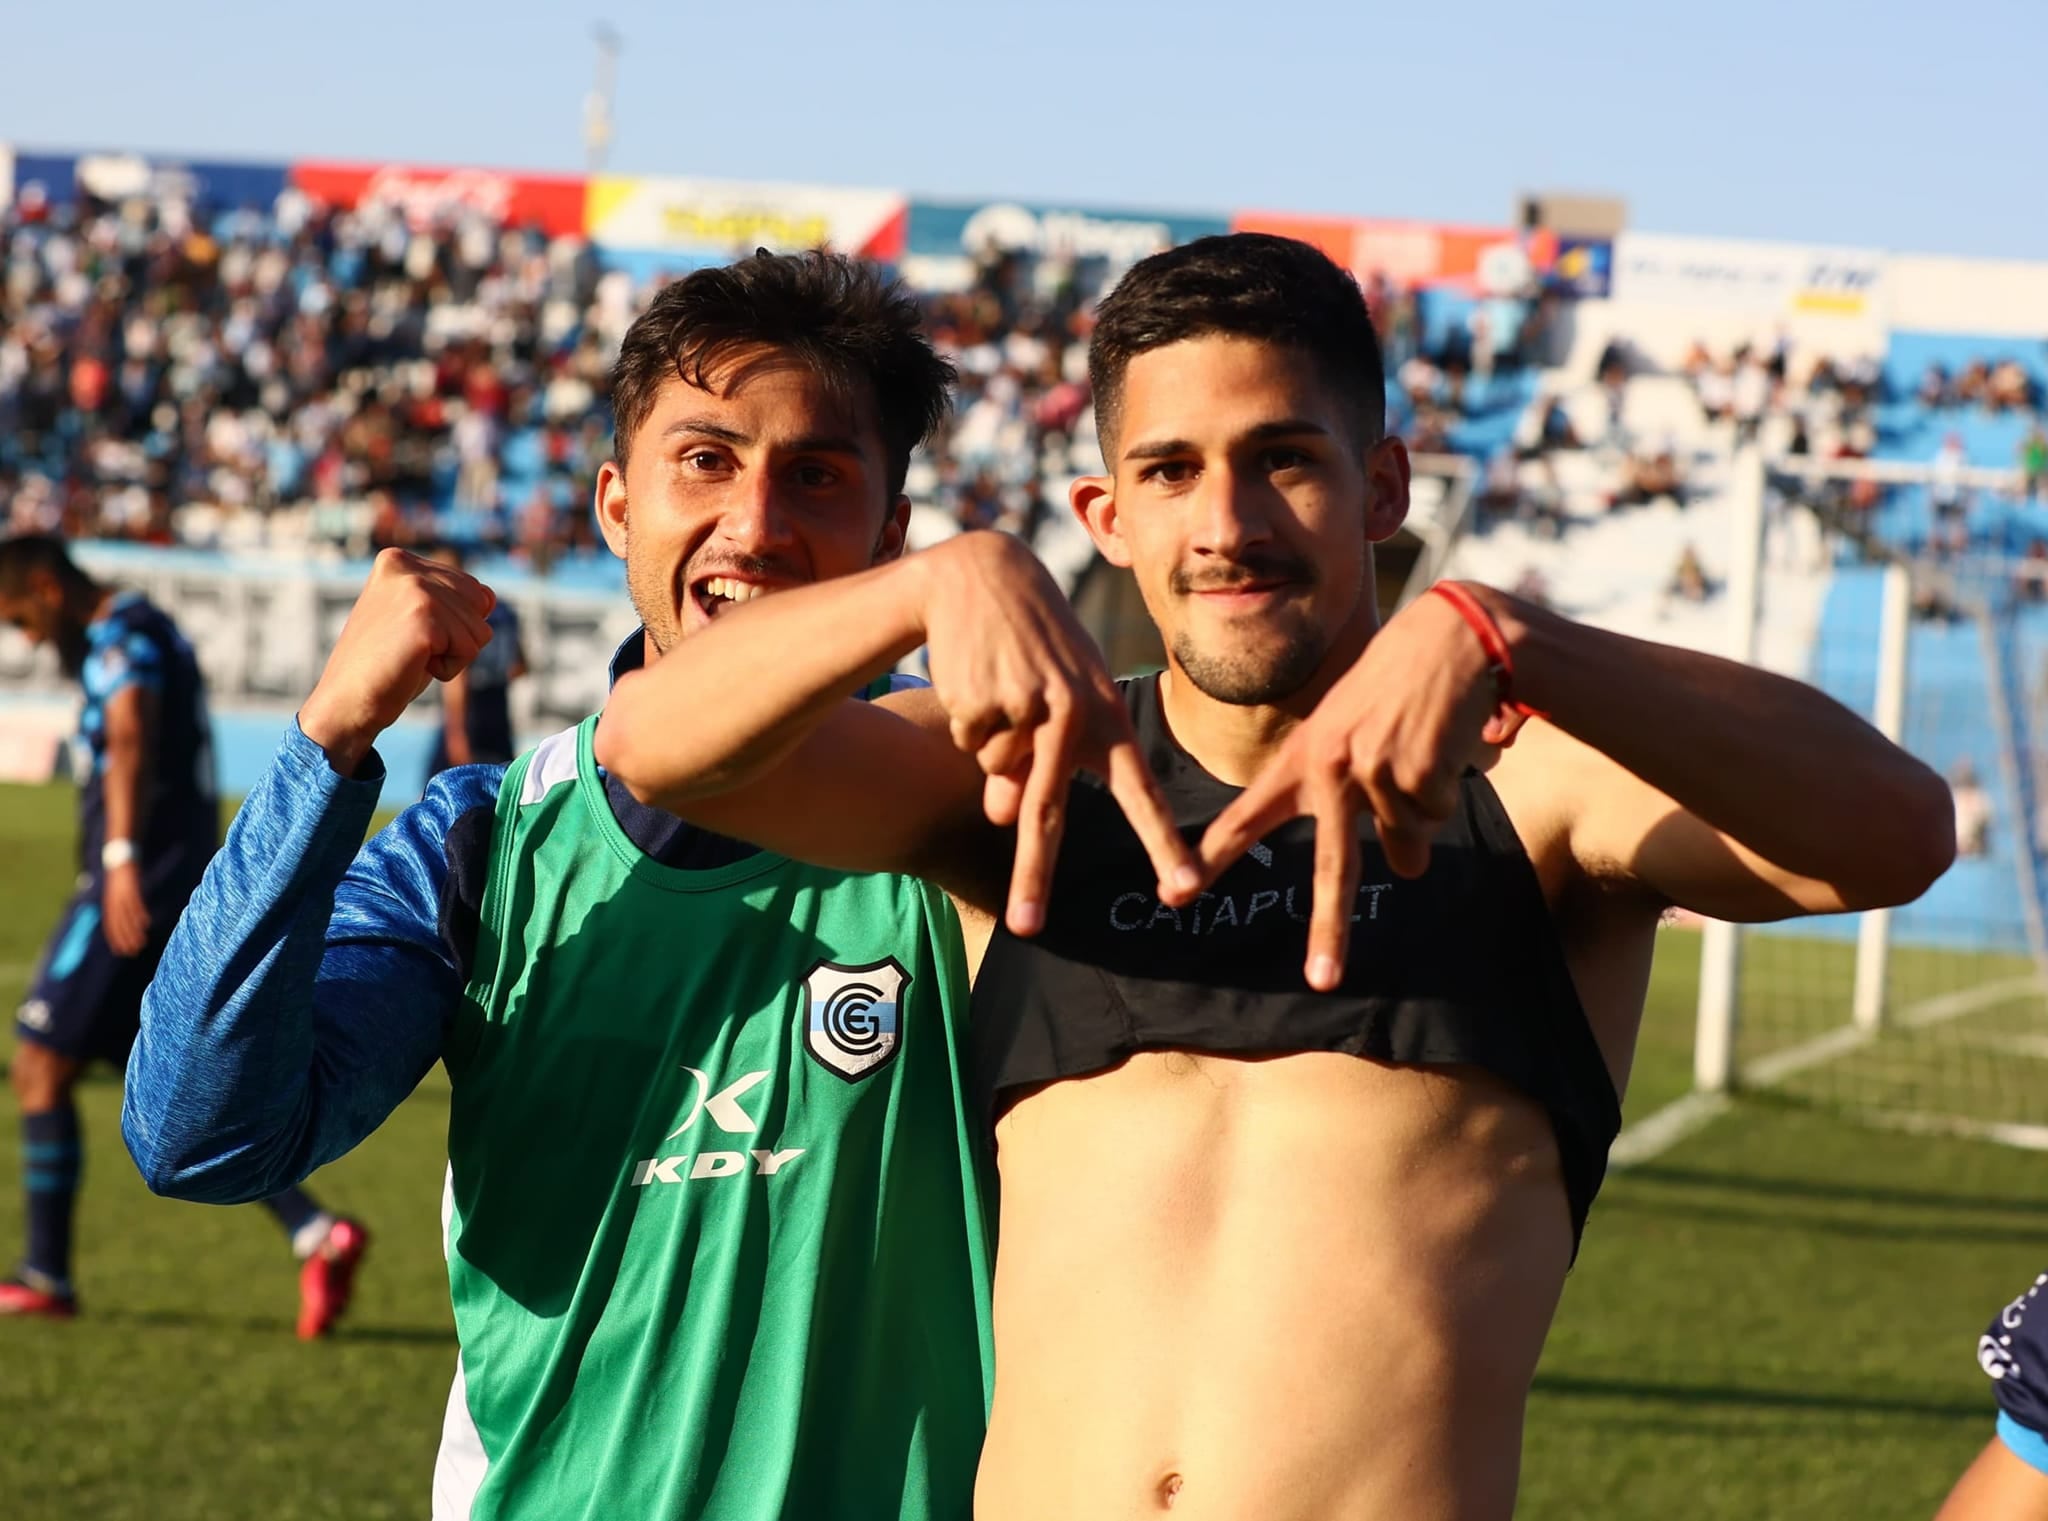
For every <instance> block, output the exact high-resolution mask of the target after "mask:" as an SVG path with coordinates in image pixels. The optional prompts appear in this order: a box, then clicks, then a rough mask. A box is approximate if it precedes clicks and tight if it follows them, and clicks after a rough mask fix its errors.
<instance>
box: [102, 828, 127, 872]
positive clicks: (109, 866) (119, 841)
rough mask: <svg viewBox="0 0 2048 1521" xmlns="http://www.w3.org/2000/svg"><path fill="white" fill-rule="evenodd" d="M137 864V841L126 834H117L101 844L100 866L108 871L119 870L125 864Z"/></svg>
mask: <svg viewBox="0 0 2048 1521" xmlns="http://www.w3.org/2000/svg"><path fill="white" fill-rule="evenodd" d="M134 864H135V842H134V841H133V840H131V839H129V838H127V837H126V836H125V835H124V836H117V837H116V838H114V839H111V840H108V841H107V842H106V843H105V844H103V845H102V846H100V866H101V868H102V869H103V870H106V871H119V870H120V869H121V868H122V867H124V866H133V865H134Z"/></svg>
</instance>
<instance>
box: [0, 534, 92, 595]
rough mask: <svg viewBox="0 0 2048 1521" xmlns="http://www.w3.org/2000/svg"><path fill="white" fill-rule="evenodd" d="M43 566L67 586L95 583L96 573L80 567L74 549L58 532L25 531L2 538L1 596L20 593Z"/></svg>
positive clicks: (58, 581)
mask: <svg viewBox="0 0 2048 1521" xmlns="http://www.w3.org/2000/svg"><path fill="white" fill-rule="evenodd" d="M39 570H40V571H46V572H48V573H49V574H50V575H52V576H54V577H55V578H56V580H57V584H58V585H59V586H62V587H64V588H65V589H66V590H69V589H70V588H72V587H77V586H90V585H92V577H91V576H88V575H87V574H86V573H85V572H84V571H82V570H80V569H79V568H78V562H77V561H76V560H73V559H72V558H71V551H70V550H69V549H67V548H66V547H65V545H64V541H63V540H62V539H60V538H57V537H56V536H55V535H53V534H47V533H23V534H17V535H15V536H14V537H13V538H11V539H0V597H18V596H20V595H21V594H22V593H23V592H25V591H27V590H28V583H29V578H30V577H32V576H33V575H34V574H35V573H36V572H37V571H39Z"/></svg>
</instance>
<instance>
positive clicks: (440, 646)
mask: <svg viewBox="0 0 2048 1521" xmlns="http://www.w3.org/2000/svg"><path fill="white" fill-rule="evenodd" d="M496 601H497V598H496V597H494V596H493V595H492V594H491V589H490V588H489V587H487V586H485V585H484V584H483V583H482V582H481V581H478V580H476V579H475V578H473V577H471V576H468V575H465V574H464V573H463V572H461V571H459V570H457V569H455V568H454V567H453V566H451V565H442V564H438V563H437V562H435V561H433V560H426V559H422V558H420V556H418V555H414V554H408V553H407V552H406V551H405V550H402V549H387V550H385V551H383V553H381V554H379V555H378V556H377V563H376V565H375V566H374V567H373V568H372V570H371V571H370V580H369V584H368V585H366V586H365V587H364V588H363V594H362V595H361V596H360V597H358V598H356V605H355V606H354V608H352V609H351V610H350V611H349V615H348V623H347V624H346V625H345V626H344V627H343V628H342V631H341V638H340V639H339V640H337V641H336V642H335V646H334V653H333V654H331V655H329V656H328V657H327V667H326V669H325V670H323V671H322V672H321V673H320V681H319V684H318V685H317V686H315V687H314V688H313V695H312V696H311V697H308V698H307V699H306V703H305V706H304V707H302V708H300V709H299V727H300V728H301V729H302V730H304V731H305V735H306V738H308V739H310V740H312V741H313V743H314V744H316V745H318V746H320V748H321V749H322V750H325V751H326V752H327V759H328V762H329V764H331V765H332V766H333V767H334V769H335V770H336V771H338V772H340V773H341V774H342V775H343V776H351V775H353V774H354V773H355V770H356V768H357V767H358V766H360V765H361V764H362V762H363V757H364V756H365V755H367V754H369V751H370V746H371V745H373V744H375V743H376V742H377V736H378V735H379V734H382V733H383V732H384V731H385V730H386V729H388V728H390V727H391V725H392V724H394V723H396V722H397V721H398V719H399V716H400V715H401V714H403V713H404V712H405V710H406V708H407V707H408V706H410V704H411V703H412V700H413V699H414V698H416V697H418V696H419V695H420V693H422V692H424V691H425V690H426V689H427V683H428V682H429V681H447V680H448V679H449V678H451V677H453V676H454V675H455V674H456V673H457V672H459V671H463V670H466V669H467V668H468V666H469V663H470V662H471V661H472V660H474V659H476V657H477V652H478V651H479V650H481V649H482V648H483V647H484V646H485V645H486V644H489V643H490V642H491V628H490V625H489V623H487V622H486V621H485V620H486V619H487V618H488V617H489V616H490V612H491V608H492V606H493V605H494V604H495V603H496Z"/></svg>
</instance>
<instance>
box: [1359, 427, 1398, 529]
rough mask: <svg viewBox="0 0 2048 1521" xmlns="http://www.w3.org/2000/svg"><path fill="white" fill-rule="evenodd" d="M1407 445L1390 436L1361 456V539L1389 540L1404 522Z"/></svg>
mask: <svg viewBox="0 0 2048 1521" xmlns="http://www.w3.org/2000/svg"><path fill="white" fill-rule="evenodd" d="M1408 478H1409V467H1408V446H1407V445H1406V444H1404V443H1402V442H1401V440H1400V439H1398V438H1395V437H1394V436H1393V435H1392V434H1389V435H1388V436H1387V437H1385V438H1383V439H1381V440H1380V441H1379V442H1378V443H1376V444H1374V445H1373V446H1372V448H1370V449H1368V450H1367V451H1366V454H1365V538H1366V542H1367V543H1369V544H1378V543H1380V542H1382V541H1383V540H1386V539H1391V538H1392V537H1393V536H1394V533H1395V531H1396V530H1398V529H1399V528H1400V526H1401V525H1402V524H1403V523H1404V522H1406V521H1407V520H1408Z"/></svg>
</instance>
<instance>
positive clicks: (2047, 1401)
mask: <svg viewBox="0 0 2048 1521" xmlns="http://www.w3.org/2000/svg"><path fill="white" fill-rule="evenodd" d="M2044 1291H2048V1273H2041V1274H2039V1275H2037V1276H2036V1277H2035V1279H2034V1281H2033V1282H2032V1283H2031V1284H2029V1285H2028V1286H2027V1287H2026V1288H2024V1289H2022V1290H2021V1291H2020V1292H2019V1293H2018V1294H2017V1295H2015V1296H2014V1297H2013V1299H2012V1302H2011V1303H2009V1304H2007V1305H2005V1306H2004V1307H2003V1308H2002V1309H2000V1310H1999V1312H1998V1313H1997V1314H1996V1315H1994V1316H1993V1317H1992V1318H1991V1324H1990V1325H1989V1326H1988V1327H1986V1328H1985V1331H1984V1334H1983V1335H1982V1336H1981V1337H1979V1338H1978V1340H1977V1365H1978V1366H1979V1367H1980V1368H1982V1369H1983V1370H1984V1373H1985V1375H1986V1376H1987V1377H1988V1378H1989V1379H1990V1380H1991V1382H1992V1386H1993V1390H1994V1392H1995V1394H1996V1396H1997V1399H1998V1409H1999V1416H2000V1420H1999V1434H2000V1435H2001V1436H2003V1437H2005V1438H2006V1444H2007V1445H2008V1446H2010V1447H2012V1448H2013V1449H2014V1451H2015V1452H2017V1453H2018V1454H2019V1456H2021V1457H2023V1458H2026V1459H2027V1460H2028V1461H2029V1462H2030V1463H2034V1464H2035V1466H2037V1467H2048V1292H2044ZM2022 1448H2025V1449H2026V1450H2024V1451H2022V1450H2021V1449H2022Z"/></svg>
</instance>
